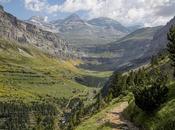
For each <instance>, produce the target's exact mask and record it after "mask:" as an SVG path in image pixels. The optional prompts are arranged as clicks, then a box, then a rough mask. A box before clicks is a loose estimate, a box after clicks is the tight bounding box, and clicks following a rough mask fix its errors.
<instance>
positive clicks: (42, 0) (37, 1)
mask: <svg viewBox="0 0 175 130" xmlns="http://www.w3.org/2000/svg"><path fill="white" fill-rule="evenodd" d="M46 6H47V1H46V0H25V7H26V8H27V9H30V10H32V11H38V12H39V11H43V10H44V9H45V8H46Z"/></svg>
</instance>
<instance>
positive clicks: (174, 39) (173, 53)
mask: <svg viewBox="0 0 175 130" xmlns="http://www.w3.org/2000/svg"><path fill="white" fill-rule="evenodd" d="M167 38H168V41H169V42H168V45H167V49H168V52H169V54H170V55H169V57H170V59H171V60H172V66H173V67H174V76H175V27H173V26H172V27H171V28H170V31H169V33H168V34H167Z"/></svg>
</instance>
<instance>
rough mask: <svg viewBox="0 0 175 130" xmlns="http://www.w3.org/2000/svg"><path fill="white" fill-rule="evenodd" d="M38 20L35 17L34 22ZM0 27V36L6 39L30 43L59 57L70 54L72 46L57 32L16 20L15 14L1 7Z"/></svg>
mask: <svg viewBox="0 0 175 130" xmlns="http://www.w3.org/2000/svg"><path fill="white" fill-rule="evenodd" d="M39 20H41V19H40V18H39V17H37V18H35V23H36V21H39ZM31 21H32V20H31ZM33 22H34V19H33ZM37 24H38V23H37ZM0 27H1V28H0V36H1V37H3V38H6V39H8V40H14V41H17V42H19V43H21V44H31V45H33V46H35V47H37V48H39V49H40V50H42V51H44V52H47V53H49V54H51V55H55V56H59V57H65V58H67V57H68V56H70V55H72V48H71V47H69V46H68V42H67V41H66V40H64V39H62V38H61V37H60V35H59V34H57V33H53V32H50V31H47V30H43V29H41V28H40V26H36V25H34V24H31V23H28V22H25V21H21V20H18V19H17V18H16V17H15V16H13V15H11V14H9V13H7V12H5V11H4V10H3V8H2V7H1V9H0Z"/></svg>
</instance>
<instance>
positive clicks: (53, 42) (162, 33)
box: [0, 7, 175, 71]
mask: <svg viewBox="0 0 175 130" xmlns="http://www.w3.org/2000/svg"><path fill="white" fill-rule="evenodd" d="M172 25H175V18H173V19H172V20H171V21H170V22H168V23H167V25H165V26H158V27H151V28H140V26H130V27H125V26H123V25H122V24H120V23H119V22H117V21H115V20H112V19H109V18H103V17H101V18H95V19H92V20H89V21H86V20H82V19H81V18H80V17H79V16H78V15H76V14H73V15H71V16H69V17H67V18H66V19H61V20H56V21H51V22H49V23H48V22H46V21H45V20H44V18H42V17H39V16H35V17H32V18H30V19H29V20H27V21H21V20H18V19H17V18H16V17H15V16H13V15H11V14H9V13H7V12H5V11H4V10H3V7H0V27H1V28H0V36H1V37H3V38H6V39H8V40H14V41H17V42H19V43H21V44H26V45H33V46H35V47H37V48H39V49H41V50H42V51H44V52H47V53H49V54H51V55H56V56H59V57H64V58H67V57H70V56H73V55H75V56H77V55H79V54H81V58H82V59H83V61H84V62H85V64H83V65H81V67H83V68H86V69H91V70H92V69H93V70H119V71H123V70H127V69H130V68H135V67H138V66H139V65H143V64H145V63H148V61H149V60H150V57H151V56H152V55H154V54H156V53H157V52H159V51H161V50H162V49H165V47H166V44H167V40H166V36H167V32H168V31H169V28H170V27H171V26H172ZM138 28H140V29H138ZM135 29H137V30H135ZM133 30H135V31H134V32H132V31H133ZM65 39H66V40H65ZM72 46H73V47H72ZM73 48H74V49H73ZM77 50H78V51H77Z"/></svg>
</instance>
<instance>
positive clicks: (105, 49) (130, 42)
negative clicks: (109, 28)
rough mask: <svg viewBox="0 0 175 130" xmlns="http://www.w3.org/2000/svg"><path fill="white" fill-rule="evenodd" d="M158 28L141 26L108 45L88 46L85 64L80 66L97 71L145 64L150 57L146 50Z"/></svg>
mask: <svg viewBox="0 0 175 130" xmlns="http://www.w3.org/2000/svg"><path fill="white" fill-rule="evenodd" d="M160 28H162V26H159V27H153V28H142V29H139V30H136V31H135V32H133V33H131V34H129V35H127V36H125V37H123V38H121V39H120V40H118V41H115V42H112V43H109V44H108V45H104V46H97V47H96V48H94V47H91V48H88V53H87V55H86V56H85V57H84V60H85V61H87V64H86V65H82V66H81V67H83V68H86V69H90V68H93V69H94V70H99V71H102V70H118V71H124V70H128V69H130V68H135V67H138V66H139V65H142V64H145V63H147V62H148V61H149V59H150V54H149V53H147V52H148V50H149V49H150V46H151V40H152V39H153V36H154V35H155V33H156V32H157V30H159V29H160ZM94 63H95V64H94Z"/></svg>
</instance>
